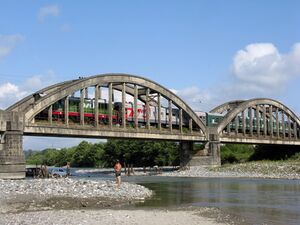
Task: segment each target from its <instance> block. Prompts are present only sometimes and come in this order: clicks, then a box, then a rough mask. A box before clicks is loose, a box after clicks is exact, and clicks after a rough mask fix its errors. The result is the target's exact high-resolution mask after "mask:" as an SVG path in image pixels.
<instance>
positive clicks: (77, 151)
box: [25, 140, 300, 167]
mask: <svg viewBox="0 0 300 225" xmlns="http://www.w3.org/2000/svg"><path fill="white" fill-rule="evenodd" d="M203 148H204V145H202V144H195V145H194V153H195V152H197V151H198V150H199V149H203ZM25 157H26V163H27V164H31V165H48V166H65V165H66V164H67V162H70V164H71V166H72V167H112V166H113V165H114V163H115V161H116V159H119V160H120V161H121V162H122V164H123V165H124V164H127V165H128V164H132V165H133V166H138V167H149V166H154V165H158V166H178V165H179V164H180V146H179V143H177V142H167V141H140V140H108V141H107V142H105V143H95V144H92V143H89V142H86V141H82V142H81V143H80V144H79V145H77V146H74V147H71V148H63V149H60V150H57V149H53V148H48V149H45V150H43V151H32V150H28V151H25ZM287 159H291V160H295V159H297V160H300V149H299V147H298V146H286V145H285V146H281V145H241V144H226V145H222V146H221V163H222V164H226V163H241V162H247V161H258V160H287Z"/></svg>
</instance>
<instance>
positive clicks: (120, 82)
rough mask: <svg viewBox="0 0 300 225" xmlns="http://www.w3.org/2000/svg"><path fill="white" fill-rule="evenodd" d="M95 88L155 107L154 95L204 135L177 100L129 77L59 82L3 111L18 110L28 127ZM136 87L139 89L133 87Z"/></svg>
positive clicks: (159, 88) (105, 76)
mask: <svg viewBox="0 0 300 225" xmlns="http://www.w3.org/2000/svg"><path fill="white" fill-rule="evenodd" d="M97 86H105V87H107V88H111V89H114V90H119V91H121V92H122V90H123V89H125V90H124V92H125V93H126V94H129V95H132V96H137V97H138V99H139V100H141V101H143V102H145V103H147V99H148V104H149V105H157V104H158V103H157V102H156V100H153V99H152V101H150V100H149V94H150V93H151V92H153V93H154V92H155V93H157V94H158V95H160V96H162V97H164V98H165V99H167V100H168V101H169V102H171V105H174V106H176V107H178V109H179V110H180V111H181V113H182V114H183V115H184V116H187V117H188V118H189V120H190V123H191V124H192V125H191V126H197V127H198V129H199V130H200V131H201V133H202V134H203V135H204V136H205V135H206V127H205V125H204V123H203V122H202V120H201V119H200V118H199V117H198V116H197V115H196V114H195V113H194V111H193V110H192V109H191V108H190V107H189V106H188V105H187V104H186V103H185V102H184V101H183V100H182V99H181V98H179V97H178V96H176V95H175V94H174V93H173V92H171V91H170V90H168V89H167V88H165V87H163V86H161V85H160V84H158V83H156V82H154V81H151V80H149V79H146V78H142V77H139V76H135V75H130V74H102V75H96V76H92V77H86V78H80V79H77V80H71V81H66V82H62V83H59V84H56V85H52V86H49V87H46V88H44V89H42V90H40V91H38V92H36V93H35V94H33V95H31V96H28V97H26V98H24V99H23V100H21V101H19V102H18V103H16V104H14V105H12V106H11V107H9V108H8V109H7V110H9V111H19V112H20V111H22V112H23V114H24V122H25V124H30V123H33V122H34V118H35V116H36V115H37V114H39V113H40V112H41V111H43V110H45V109H47V108H49V107H50V106H51V105H52V104H54V103H55V102H57V101H59V100H63V99H66V98H67V97H68V96H70V95H72V94H73V93H75V92H76V91H82V90H84V89H86V88H89V87H97ZM137 86H138V87H140V88H136V87H137ZM135 91H137V93H135ZM169 104H170V103H169Z"/></svg>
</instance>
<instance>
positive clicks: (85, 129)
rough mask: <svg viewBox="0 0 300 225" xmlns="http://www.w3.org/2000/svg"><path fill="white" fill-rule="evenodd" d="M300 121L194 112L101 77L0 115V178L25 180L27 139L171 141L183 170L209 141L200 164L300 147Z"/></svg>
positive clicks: (231, 108) (234, 107) (249, 105)
mask: <svg viewBox="0 0 300 225" xmlns="http://www.w3.org/2000/svg"><path fill="white" fill-rule="evenodd" d="M299 131H300V121H299V119H298V117H297V116H296V115H295V114H294V113H293V112H292V111H291V110H290V109H288V108H287V107H286V106H284V105H283V104H281V103H280V102H278V101H275V100H272V99H253V100H248V101H233V102H228V103H225V104H223V105H220V106H218V107H216V108H215V109H213V110H212V111H211V112H208V113H203V112H202V113H201V115H200V116H199V113H197V112H194V111H193V110H192V109H191V108H190V107H189V106H188V105H187V104H186V103H185V102H184V101H183V100H182V99H181V98H179V97H178V96H176V95H175V94H174V93H173V92H171V91H170V90H169V89H167V88H165V87H163V86H161V85H160V84H158V83H156V82H153V81H151V80H149V79H146V78H143V77H138V76H134V75H129V74H103V75H97V76H92V77H86V78H79V79H76V80H70V81H66V82H62V83H58V84H55V85H52V86H49V87H46V88H44V89H42V90H39V91H38V92H36V93H34V94H32V95H29V96H27V97H26V98H24V99H22V100H20V101H19V102H17V103H15V104H13V105H12V106H10V107H8V108H7V109H6V110H1V111H0V134H1V142H0V178H1V177H2V178H23V177H24V176H25V173H24V171H25V160H24V153H23V145H22V140H23V135H31V136H57V137H88V138H134V139H150V140H173V141H178V142H180V144H181V149H182V150H181V155H182V157H181V159H182V160H181V164H182V165H185V164H187V163H188V162H190V160H191V158H192V156H191V153H190V152H191V149H192V147H193V142H207V143H208V156H206V157H205V160H200V161H197V162H196V163H199V164H201V163H205V164H211V165H219V164H220V143H222V142H233V143H257V144H259V143H266V144H292V145H300V132H299Z"/></svg>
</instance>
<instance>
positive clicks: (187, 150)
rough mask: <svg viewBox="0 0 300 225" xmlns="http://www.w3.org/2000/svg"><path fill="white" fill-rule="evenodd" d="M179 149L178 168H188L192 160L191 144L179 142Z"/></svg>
mask: <svg viewBox="0 0 300 225" xmlns="http://www.w3.org/2000/svg"><path fill="white" fill-rule="evenodd" d="M180 148H181V149H180V167H184V166H189V162H190V160H191V159H192V152H193V142H191V141H181V142H180Z"/></svg>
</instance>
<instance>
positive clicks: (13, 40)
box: [0, 34, 24, 60]
mask: <svg viewBox="0 0 300 225" xmlns="http://www.w3.org/2000/svg"><path fill="white" fill-rule="evenodd" d="M23 39H24V37H23V36H22V35H20V34H12V35H0V60H1V59H3V58H4V57H5V56H7V55H9V54H10V53H11V51H12V50H13V49H14V48H15V46H16V45H17V44H18V43H19V42H21V41H22V40H23Z"/></svg>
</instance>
